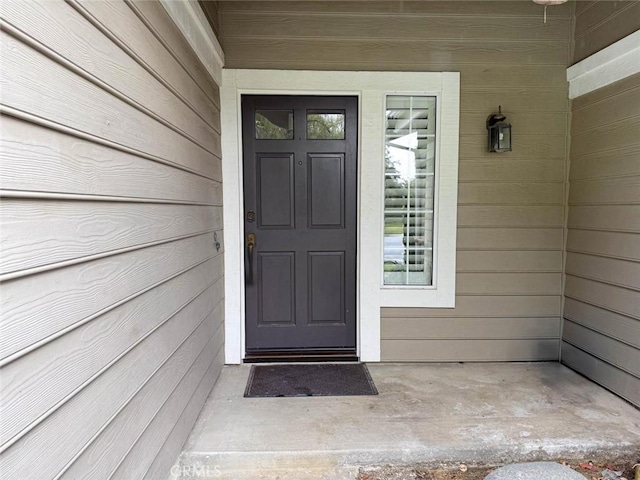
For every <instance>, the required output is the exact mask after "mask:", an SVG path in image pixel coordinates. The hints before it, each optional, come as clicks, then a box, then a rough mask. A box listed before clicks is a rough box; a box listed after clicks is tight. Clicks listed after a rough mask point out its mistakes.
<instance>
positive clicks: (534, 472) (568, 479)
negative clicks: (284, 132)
mask: <svg viewBox="0 0 640 480" xmlns="http://www.w3.org/2000/svg"><path fill="white" fill-rule="evenodd" d="M541 479H544V480H584V477H583V476H582V475H580V474H579V473H578V472H576V471H575V470H573V469H571V468H569V467H566V466H564V465H560V464H559V463H554V462H532V463H513V464H511V465H507V466H505V467H501V468H499V469H497V470H495V471H493V472H492V473H490V474H489V475H488V476H487V477H485V480H541Z"/></svg>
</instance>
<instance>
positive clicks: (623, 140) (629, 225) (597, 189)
mask: <svg viewBox="0 0 640 480" xmlns="http://www.w3.org/2000/svg"><path fill="white" fill-rule="evenodd" d="M598 3H601V2H598ZM604 3H609V2H604ZM596 8H600V7H599V6H598V5H597V4H595V5H593V6H592V7H590V8H589V10H591V9H596ZM589 10H586V11H585V15H586V12H588V11H589ZM594 11H595V10H594ZM592 13H593V12H592ZM639 106H640V75H634V76H631V77H628V78H626V79H624V80H621V81H619V82H616V83H614V84H612V85H609V86H607V87H604V88H602V89H599V90H596V91H594V92H591V93H589V94H587V95H583V96H582V97H579V98H577V99H575V100H574V101H573V106H572V110H573V121H572V132H571V133H572V140H571V171H570V175H569V179H570V189H569V217H568V229H569V233H568V239H567V260H566V267H565V272H566V281H565V285H566V286H565V305H564V319H565V326H564V329H563V344H562V360H563V362H564V363H566V364H567V365H568V366H570V367H572V368H574V369H575V370H577V371H579V372H580V373H582V374H584V375H586V376H588V377H590V378H592V379H593V380H595V381H596V382H598V383H600V384H602V385H604V386H606V387H607V388H609V389H611V390H613V391H614V392H616V393H617V394H619V395H620V396H622V397H624V398H626V399H627V400H629V401H630V402H632V403H634V404H635V405H638V406H640V368H639V366H640V123H639V119H640V109H639ZM600 132H611V133H612V135H601V134H600ZM615 132H628V133H625V134H624V135H618V134H616V133H615ZM587 138H593V139H597V140H598V141H597V142H593V141H591V142H590V143H589V145H587V146H585V139H587Z"/></svg>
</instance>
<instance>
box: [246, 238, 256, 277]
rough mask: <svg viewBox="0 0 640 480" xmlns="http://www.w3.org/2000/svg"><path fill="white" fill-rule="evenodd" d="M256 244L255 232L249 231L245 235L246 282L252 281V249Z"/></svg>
mask: <svg viewBox="0 0 640 480" xmlns="http://www.w3.org/2000/svg"><path fill="white" fill-rule="evenodd" d="M255 246H256V234H255V233H250V234H248V235H247V266H248V270H247V274H246V281H247V283H253V249H254V247H255Z"/></svg>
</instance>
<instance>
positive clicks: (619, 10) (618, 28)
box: [572, 0, 640, 63]
mask: <svg viewBox="0 0 640 480" xmlns="http://www.w3.org/2000/svg"><path fill="white" fill-rule="evenodd" d="M575 14H576V20H575V34H574V45H573V62H572V63H577V62H579V61H580V60H584V59H585V58H587V57H588V56H589V55H593V54H594V53H596V52H598V51H600V50H602V49H603V48H605V47H608V46H609V45H611V44H612V43H615V42H617V41H618V40H620V39H621V38H624V37H626V36H627V35H629V34H631V33H633V32H635V31H636V30H638V28H639V27H640V25H639V23H640V20H638V19H640V0H634V1H617V0H616V1H611V0H596V1H577V2H575Z"/></svg>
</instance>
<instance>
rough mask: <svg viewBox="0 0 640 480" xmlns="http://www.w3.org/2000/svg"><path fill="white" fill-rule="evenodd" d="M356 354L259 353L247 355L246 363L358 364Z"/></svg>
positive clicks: (348, 352)
mask: <svg viewBox="0 0 640 480" xmlns="http://www.w3.org/2000/svg"><path fill="white" fill-rule="evenodd" d="M359 360H360V359H359V358H358V356H357V355H356V353H355V352H350V351H346V352H322V351H320V352H311V351H310V352H259V353H255V352H254V353H247V355H246V356H245V358H244V360H243V362H244V363H275V362H278V363H289V362H358V361H359Z"/></svg>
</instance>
